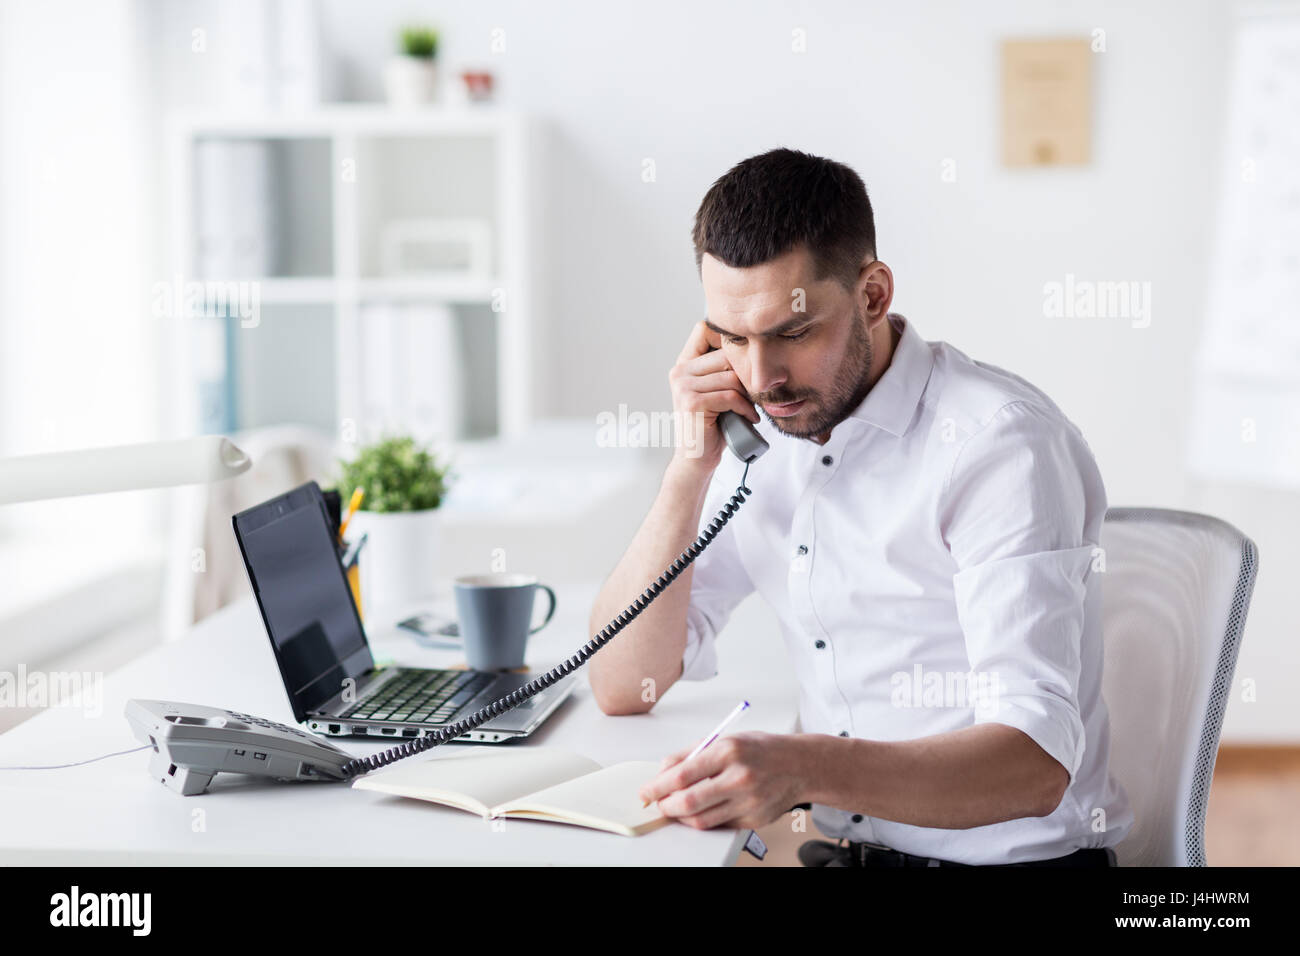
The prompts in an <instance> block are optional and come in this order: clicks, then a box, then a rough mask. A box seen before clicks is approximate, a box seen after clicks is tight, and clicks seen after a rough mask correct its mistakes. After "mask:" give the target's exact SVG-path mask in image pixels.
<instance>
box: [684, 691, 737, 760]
mask: <svg viewBox="0 0 1300 956" xmlns="http://www.w3.org/2000/svg"><path fill="white" fill-rule="evenodd" d="M748 709H749V701H747V700H742V701H741V702H740V703H739V704H737V705H736V709H735V710H733V711H732V712H731V713H729V714H728V715H727V716H726V718H725V719H724V720H723V721H722V723H720V724H718V727H717V729H716V730H714V731H713V733H711V734H709V736H708V737H706V738H704V740H702V741H700V745H699V746H698V747H696V748H695V749H694V750H692V751H691V752H690V755H689V756H688V757H687V758H686V759H687V760H690V759H691V757H694V756H695V755H696V754H698V753H699V752H700V751H701V750H703V749H704V748H705V747H707V746H708V745H709V744H711V743H713V742H714V741H715V740H717V739H718V738H719V737H721V736H722V732H723V731H724V730H726V729H727V725H728V724H729V723H731V722H732V721H733V720H735V719H736V718H737V717H739V716H740V715H741V714H743V713H744V712H745V711H746V710H748Z"/></svg>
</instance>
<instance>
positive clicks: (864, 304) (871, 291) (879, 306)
mask: <svg viewBox="0 0 1300 956" xmlns="http://www.w3.org/2000/svg"><path fill="white" fill-rule="evenodd" d="M855 292H856V294H857V299H858V305H859V306H861V308H862V314H863V315H865V316H866V317H867V326H868V328H870V327H872V326H874V325H875V324H876V323H877V322H880V321H881V320H883V319H884V318H885V316H887V315H888V314H889V305H890V303H891V302H893V301H894V273H893V271H892V270H891V269H890V268H889V266H887V265H885V264H884V263H883V262H881V261H880V260H879V259H869V260H867V261H865V262H863V263H862V269H861V271H860V272H859V273H858V285H857V288H856V290H855Z"/></svg>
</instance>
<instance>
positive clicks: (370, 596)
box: [338, 436, 451, 614]
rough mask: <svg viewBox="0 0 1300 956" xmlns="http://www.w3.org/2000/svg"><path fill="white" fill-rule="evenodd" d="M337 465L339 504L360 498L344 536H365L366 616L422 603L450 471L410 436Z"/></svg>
mask: <svg viewBox="0 0 1300 956" xmlns="http://www.w3.org/2000/svg"><path fill="white" fill-rule="evenodd" d="M341 465H342V474H341V476H340V478H339V483H338V488H339V494H340V495H341V497H342V500H343V501H345V502H346V501H348V500H349V499H350V498H351V497H352V492H353V490H355V489H356V488H362V489H364V492H365V494H364V497H363V498H362V501H361V506H360V508H359V509H358V511H357V513H356V514H355V515H354V516H353V518H352V521H351V523H350V524H349V525H348V529H347V536H348V538H349V540H352V541H356V540H359V539H360V537H361V536H362V535H366V536H367V541H366V547H365V550H364V551H363V552H362V554H361V558H360V572H361V589H362V594H363V598H362V603H363V604H364V606H365V607H366V608H367V614H369V609H370V608H376V609H379V610H381V611H382V610H384V609H387V608H392V607H396V606H400V605H403V604H407V603H409V602H412V601H416V600H418V599H420V598H423V597H427V596H428V595H429V594H430V593H431V592H432V591H433V588H434V566H435V556H436V554H437V550H436V549H437V531H438V525H437V512H438V508H439V506H440V505H441V504H442V501H443V497H444V496H445V495H446V493H447V485H448V481H449V479H450V477H451V476H450V469H449V468H448V467H447V466H445V465H443V464H441V463H439V461H438V460H437V458H436V457H435V456H434V455H433V453H432V452H430V451H429V450H428V449H427V448H424V447H422V446H421V445H420V444H418V443H417V442H416V441H415V439H414V438H411V437H409V436H401V437H393V438H384V439H382V440H380V441H378V442H376V443H374V444H372V445H368V446H366V447H364V448H362V449H361V451H360V452H359V453H358V454H357V456H356V458H354V459H353V460H352V461H345V462H341Z"/></svg>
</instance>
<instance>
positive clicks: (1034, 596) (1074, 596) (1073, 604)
mask: <svg viewBox="0 0 1300 956" xmlns="http://www.w3.org/2000/svg"><path fill="white" fill-rule="evenodd" d="M1104 514H1105V490H1104V487H1103V485H1102V483H1101V477H1100V474H1099V473H1098V472H1097V466H1096V462H1095V461H1094V459H1093V456H1092V453H1091V451H1090V450H1089V449H1088V446H1087V443H1086V442H1085V441H1084V440H1083V437H1082V436H1081V435H1080V434H1079V433H1078V431H1077V429H1075V428H1074V427H1073V425H1071V424H1070V423H1069V422H1068V421H1066V420H1064V419H1063V418H1061V417H1058V416H1057V415H1055V414H1052V413H1050V412H1048V411H1047V410H1045V409H1042V408H1039V407H1037V406H1035V405H1033V404H1029V403H1025V402H1013V403H1010V404H1008V405H1005V406H1003V407H1002V408H1001V409H1000V410H999V411H998V412H997V413H996V414H995V415H994V416H993V418H992V419H991V420H990V421H989V422H988V423H987V424H986V425H985V426H984V427H982V428H981V429H980V430H978V431H977V432H975V433H974V434H973V435H971V436H970V437H969V438H968V439H967V440H966V442H965V444H964V446H963V447H962V448H961V450H960V451H959V452H958V455H957V457H956V460H955V461H954V464H953V468H952V472H951V474H950V476H949V479H948V484H947V487H946V491H945V495H944V502H943V506H942V514H941V528H942V531H943V537H944V541H945V543H946V544H947V546H948V550H949V551H950V552H951V554H952V556H953V559H954V561H955V564H956V567H957V568H958V570H957V571H956V573H955V574H954V576H953V587H954V593H955V597H956V603H957V616H958V620H959V622H960V624H961V628H962V631H963V634H964V638H965V643H966V650H967V657H968V659H969V663H970V667H971V672H972V674H971V677H972V682H971V686H972V687H976V688H979V689H980V690H981V691H982V692H983V693H980V694H977V700H976V702H975V703H974V708H975V723H977V724H980V723H1001V724H1006V725H1008V726H1011V727H1015V728H1017V729H1019V730H1021V731H1022V732H1024V733H1025V734H1026V735H1028V736H1029V737H1030V738H1031V739H1032V740H1033V741H1034V742H1035V743H1037V744H1038V745H1039V746H1040V747H1042V748H1043V750H1044V751H1046V752H1047V753H1048V754H1049V755H1050V756H1051V757H1053V758H1054V759H1055V760H1056V761H1057V762H1059V763H1060V764H1061V765H1062V766H1063V767H1065V769H1066V770H1067V771H1069V774H1070V783H1073V782H1074V778H1075V774H1076V773H1077V771H1078V769H1079V766H1080V764H1081V762H1082V760H1083V754H1084V748H1085V747H1086V745H1087V741H1086V739H1085V737H1084V727H1083V720H1082V718H1081V716H1080V712H1079V699H1078V696H1079V695H1078V687H1079V674H1080V656H1081V641H1082V640H1083V636H1084V632H1085V629H1084V614H1085V611H1086V609H1087V605H1088V601H1087V595H1088V577H1089V575H1090V574H1091V573H1092V562H1093V558H1094V555H1095V549H1096V548H1097V546H1098V542H1097V541H1096V540H1092V539H1091V537H1095V535H1097V534H1099V533H1100V520H1101V517H1102V516H1104Z"/></svg>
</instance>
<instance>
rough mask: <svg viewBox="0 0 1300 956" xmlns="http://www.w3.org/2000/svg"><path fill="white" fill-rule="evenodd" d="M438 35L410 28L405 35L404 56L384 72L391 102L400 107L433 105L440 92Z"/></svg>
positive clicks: (419, 28) (427, 30)
mask: <svg viewBox="0 0 1300 956" xmlns="http://www.w3.org/2000/svg"><path fill="white" fill-rule="evenodd" d="M437 58H438V31H437V30H432V29H430V28H428V27H407V28H406V29H404V30H403V31H402V34H401V53H400V54H398V55H396V56H394V57H392V58H391V59H389V61H388V65H387V66H386V67H385V68H384V86H385V87H386V88H387V91H388V101H389V102H390V103H392V104H394V105H396V106H420V105H423V104H425V103H432V102H433V100H434V94H435V92H436V91H437V69H436V63H437Z"/></svg>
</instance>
